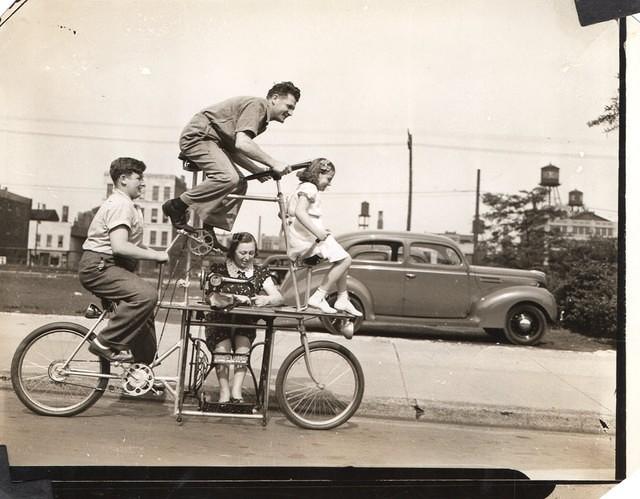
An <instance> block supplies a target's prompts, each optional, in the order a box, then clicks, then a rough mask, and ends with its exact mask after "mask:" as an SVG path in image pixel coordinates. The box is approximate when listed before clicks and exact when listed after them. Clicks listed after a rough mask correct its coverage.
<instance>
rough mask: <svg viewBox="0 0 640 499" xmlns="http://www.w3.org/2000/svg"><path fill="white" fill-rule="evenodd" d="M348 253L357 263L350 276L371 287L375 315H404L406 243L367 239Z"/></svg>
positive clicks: (353, 246) (358, 242)
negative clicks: (403, 295)
mask: <svg viewBox="0 0 640 499" xmlns="http://www.w3.org/2000/svg"><path fill="white" fill-rule="evenodd" d="M346 249H347V251H348V252H349V254H350V255H351V257H352V259H353V261H352V263H351V268H350V269H349V275H350V276H351V277H352V278H354V279H357V280H358V281H360V282H362V283H363V284H364V285H365V286H366V287H367V289H368V290H369V292H370V293H371V296H372V298H373V308H374V312H375V314H376V315H402V293H403V287H404V267H403V264H402V262H403V258H404V243H403V241H402V240H392V239H379V240H378V239H367V240H361V241H357V242H355V243H354V244H352V245H350V246H348V247H347V248H346Z"/></svg>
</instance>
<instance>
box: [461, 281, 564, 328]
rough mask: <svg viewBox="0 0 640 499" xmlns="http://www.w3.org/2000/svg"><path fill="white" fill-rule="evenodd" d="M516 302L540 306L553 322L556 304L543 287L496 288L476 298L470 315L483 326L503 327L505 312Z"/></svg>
mask: <svg viewBox="0 0 640 499" xmlns="http://www.w3.org/2000/svg"><path fill="white" fill-rule="evenodd" d="M518 303H532V304H534V305H537V306H538V307H540V308H541V309H542V310H543V311H544V312H545V315H546V316H547V318H548V319H549V320H550V322H555V320H556V318H557V314H558V305H557V304H556V300H555V298H554V297H553V295H552V294H551V293H550V292H549V290H548V289H545V288H536V287H533V286H511V287H509V288H504V289H497V290H495V291H494V292H493V293H489V294H487V295H485V296H483V297H482V298H480V299H479V300H477V301H476V302H475V303H474V304H473V306H472V308H471V316H472V317H475V318H477V320H478V323H479V324H478V325H479V326H480V327H483V328H503V327H504V325H505V318H506V315H507V312H508V311H509V309H510V308H511V307H513V306H514V305H517V304H518Z"/></svg>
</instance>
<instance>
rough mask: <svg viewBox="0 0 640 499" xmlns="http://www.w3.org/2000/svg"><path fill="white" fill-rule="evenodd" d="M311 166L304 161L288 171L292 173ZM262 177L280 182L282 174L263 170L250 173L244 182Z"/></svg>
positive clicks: (309, 162) (290, 167)
mask: <svg viewBox="0 0 640 499" xmlns="http://www.w3.org/2000/svg"><path fill="white" fill-rule="evenodd" d="M310 165H311V161H305V162H304V163H296V164H295V165H290V166H289V171H290V172H293V171H295V170H302V169H303V168H307V167H309V166H310ZM263 177H271V178H273V179H274V180H280V179H281V178H282V174H281V173H279V172H277V171H275V170H265V171H263V172H258V173H252V174H251V175H248V176H246V177H245V178H244V179H245V180H247V181H248V180H255V179H258V178H263Z"/></svg>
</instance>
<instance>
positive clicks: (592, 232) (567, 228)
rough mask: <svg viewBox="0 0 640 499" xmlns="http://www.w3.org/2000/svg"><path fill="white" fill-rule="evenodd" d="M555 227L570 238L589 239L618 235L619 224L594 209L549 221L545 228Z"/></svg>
mask: <svg viewBox="0 0 640 499" xmlns="http://www.w3.org/2000/svg"><path fill="white" fill-rule="evenodd" d="M552 228H555V229H557V230H559V231H560V233H561V234H562V235H563V236H564V237H566V238H568V239H576V240H587V239H590V238H592V237H605V238H616V237H618V224H616V223H615V222H612V221H610V220H607V219H606V218H603V217H601V216H599V215H596V214H595V213H594V212H592V211H587V210H584V211H579V212H577V213H573V214H571V213H569V214H567V216H566V217H563V218H557V219H555V220H552V221H550V222H547V224H546V226H545V229H552Z"/></svg>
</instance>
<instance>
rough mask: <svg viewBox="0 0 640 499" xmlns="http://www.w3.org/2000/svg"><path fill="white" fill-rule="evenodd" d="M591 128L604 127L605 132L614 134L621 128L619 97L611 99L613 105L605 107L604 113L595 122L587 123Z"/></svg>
mask: <svg viewBox="0 0 640 499" xmlns="http://www.w3.org/2000/svg"><path fill="white" fill-rule="evenodd" d="M587 125H588V126H589V127H593V126H600V125H603V126H604V131H605V132H607V133H608V132H612V131H614V130H616V129H617V128H618V127H619V126H620V107H619V103H618V96H617V95H616V96H615V97H613V98H612V99H611V104H609V105H607V106H604V113H602V114H601V115H600V116H598V117H597V118H596V119H595V120H591V121H588V122H587Z"/></svg>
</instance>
